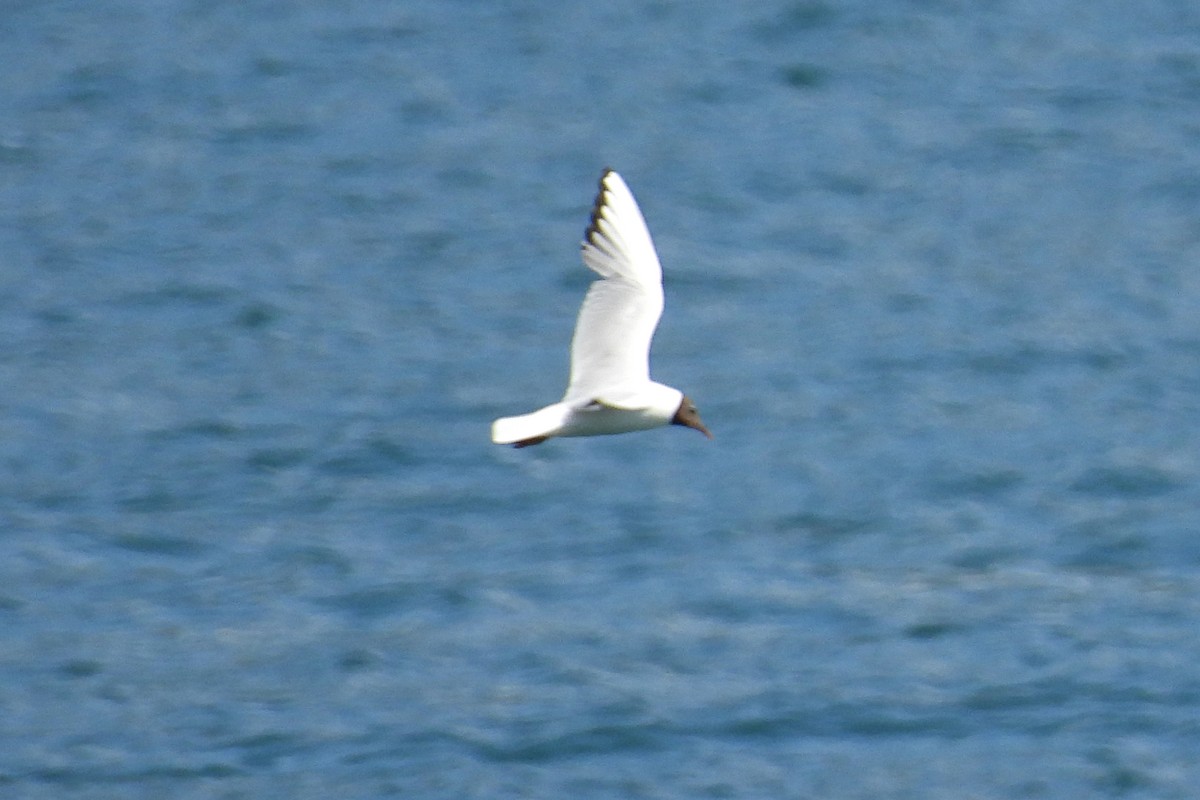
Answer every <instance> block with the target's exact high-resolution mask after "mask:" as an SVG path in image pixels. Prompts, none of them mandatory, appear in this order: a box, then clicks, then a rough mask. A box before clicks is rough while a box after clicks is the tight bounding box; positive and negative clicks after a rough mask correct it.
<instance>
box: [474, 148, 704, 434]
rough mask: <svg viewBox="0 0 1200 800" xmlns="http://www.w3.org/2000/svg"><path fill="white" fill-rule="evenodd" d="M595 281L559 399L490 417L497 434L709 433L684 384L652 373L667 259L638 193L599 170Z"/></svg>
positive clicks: (592, 231)
mask: <svg viewBox="0 0 1200 800" xmlns="http://www.w3.org/2000/svg"><path fill="white" fill-rule="evenodd" d="M581 248H582V255H583V263H584V264H586V265H587V266H588V267H589V268H591V269H592V270H593V271H595V272H596V273H597V274H599V275H600V280H597V281H595V282H594V283H592V285H591V287H590V288H589V289H588V293H587V296H586V297H585V298H584V300H583V305H582V307H580V309H579V318H578V320H576V322H575V335H574V337H573V338H572V340H571V376H570V380H569V382H568V384H567V391H566V394H565V395H563V399H562V400H560V401H559V402H557V403H554V404H552V405H549V406H546V407H545V408H542V409H539V410H538V411H534V412H532V413H530V414H524V415H522V416H519V417H502V418H501V419H498V420H496V421H495V422H493V423H492V441H493V442H496V443H497V444H514V445H516V446H517V447H525V446H527V445H531V444H538V443H540V442H543V441H545V440H546V439H549V438H551V437H554V436H600V435H605V434H613V433H626V432H629V431H637V430H645V429H647V428H656V427H659V426H661V425H667V424H671V423H674V424H678V425H686V426H688V427H691V428H695V429H696V430H699V431H701V432H702V433H704V434H705V435H706V436H708V437H709V438H712V434H710V433H709V432H708V429H707V428H705V427H704V424H703V423H702V422H701V421H700V416H699V414H698V413H697V412H696V408H695V406H694V405H692V402H691V400H689V399H688V398H687V397H686V396H684V394H683V393H682V392H680V391H679V390H678V389H673V388H671V387H670V386H664V385H663V384H661V383H656V382H654V381H652V380H651V379H650V341H651V339H653V337H654V329H655V328H656V327H657V326H658V320H659V317H661V316H662V310H663V289H662V267H661V266H660V264H659V263H658V254H657V253H656V252H655V250H654V242H653V241H652V240H651V239H650V231H649V230H648V229H647V227H646V221H645V219H643V217H642V212H641V210H640V209H639V208H638V205H637V201H636V200H634V198H633V193H632V192H630V191H629V187H628V186H626V185H625V181H624V180H622V179H621V176H620V175H618V174H617V173H616V172H614V171H613V170H611V169H609V170H605V171H604V173H603V174H602V175H601V176H600V191H599V192H598V193H597V195H596V203H595V206H594V207H593V208H592V218H591V223H590V224H589V225H588V228H587V231H586V232H585V233H584V239H583V242H582V243H581Z"/></svg>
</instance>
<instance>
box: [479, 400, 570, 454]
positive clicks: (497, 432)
mask: <svg viewBox="0 0 1200 800" xmlns="http://www.w3.org/2000/svg"><path fill="white" fill-rule="evenodd" d="M566 413H568V412H567V409H564V408H563V407H562V406H561V405H560V404H557V403H556V404H555V405H552V406H546V407H545V408H543V409H540V410H538V411H534V412H533V413H531V414H522V415H521V416H519V417H501V418H500V419H498V420H496V421H495V422H493V423H492V441H493V442H495V443H496V444H516V445H518V446H520V445H521V443H522V442H527V443H529V444H537V442H540V441H544V440H545V439H548V438H550V437H551V436H554V435H555V434H556V433H558V432H559V430H561V429H562V425H563V422H564V419H565V416H566ZM531 439H536V440H537V442H535V441H530V440H531Z"/></svg>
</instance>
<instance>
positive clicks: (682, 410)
mask: <svg viewBox="0 0 1200 800" xmlns="http://www.w3.org/2000/svg"><path fill="white" fill-rule="evenodd" d="M671 424H672V425H686V426H687V427H689V428H695V429H696V430H698V431H700V432H701V433H703V434H704V435H705V436H707V437H708V438H710V439H711V438H713V435H712V434H711V433H709V432H708V428H706V427H704V423H703V422H701V421H700V412H699V411H697V410H696V404H695V403H693V402H692V401H691V400H689V399H688V396H687V395H686V394H685V395H684V396H683V400H681V401H680V402H679V410H678V411H676V412H675V416H674V417H672V419H671Z"/></svg>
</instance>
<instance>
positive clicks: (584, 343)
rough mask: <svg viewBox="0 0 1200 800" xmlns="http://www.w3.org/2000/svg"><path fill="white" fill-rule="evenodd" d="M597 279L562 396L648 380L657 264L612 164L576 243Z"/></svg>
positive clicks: (618, 389)
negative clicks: (569, 377)
mask: <svg viewBox="0 0 1200 800" xmlns="http://www.w3.org/2000/svg"><path fill="white" fill-rule="evenodd" d="M581 249H582V255H583V263H584V264H586V265H587V266H588V267H590V268H591V269H592V270H594V271H595V272H597V273H598V274H599V275H600V276H601V280H598V281H596V282H595V283H593V284H592V285H591V287H590V288H589V289H588V293H587V296H586V297H585V298H584V300H583V306H582V307H581V308H580V309H579V318H578V320H576V322H575V336H574V338H573V339H572V340H571V380H570V383H569V384H568V386H567V393H566V396H565V397H564V400H568V401H583V402H590V401H592V400H597V399H601V400H602V399H604V397H605V394H606V391H607V392H608V393H609V394H610V395H613V396H615V395H616V394H618V393H622V394H623V393H624V392H623V389H624V388H625V387H636V386H638V385H640V384H645V383H646V382H648V381H649V380H650V340H651V339H652V338H653V337H654V329H655V328H656V327H657V326H658V319H659V317H661V316H662V309H663V291H662V267H661V266H660V265H659V263H658V254H657V253H656V252H655V251H654V242H653V241H651V239H650V231H649V230H648V229H647V228H646V221H645V219H643V218H642V212H641V211H640V210H639V209H638V205H637V201H636V200H634V199H633V193H632V192H630V191H629V187H628V186H626V185H625V181H623V180H621V176H620V175H618V174H617V173H616V172H613V171H612V170H611V169H607V170H605V171H604V174H603V175H601V176H600V191H599V192H598V194H597V195H596V204H595V206H594V207H593V208H592V219H591V223H590V224H589V225H588V228H587V231H586V232H585V233H584V238H583V242H582V243H581Z"/></svg>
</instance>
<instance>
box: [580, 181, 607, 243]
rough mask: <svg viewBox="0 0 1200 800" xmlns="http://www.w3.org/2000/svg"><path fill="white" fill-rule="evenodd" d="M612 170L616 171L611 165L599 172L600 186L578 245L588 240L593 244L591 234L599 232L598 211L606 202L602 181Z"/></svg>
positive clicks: (605, 191) (605, 192)
mask: <svg viewBox="0 0 1200 800" xmlns="http://www.w3.org/2000/svg"><path fill="white" fill-rule="evenodd" d="M614 172H616V170H614V169H613V168H612V167H605V168H604V170H603V171H602V172H601V173H600V186H599V188H598V189H597V191H596V199H595V201H594V202H593V203H592V213H591V217H590V218H589V219H588V226H587V228H586V229H585V230H584V232H583V242H582V243H580V247H582V246H583V244H585V243H589V242H590V243H591V244H595V241H593V239H592V236H594V235H596V234H598V233H600V228H599V226H598V224H597V222H596V220H597V219H599V217H600V212H601V211H602V210H603V209H604V204H605V203H606V202H607V199H606V198H607V196H608V187H607V186H605V185H604V181H605V180H607V179H608V176H609V175H610V174H612V173H614Z"/></svg>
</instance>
